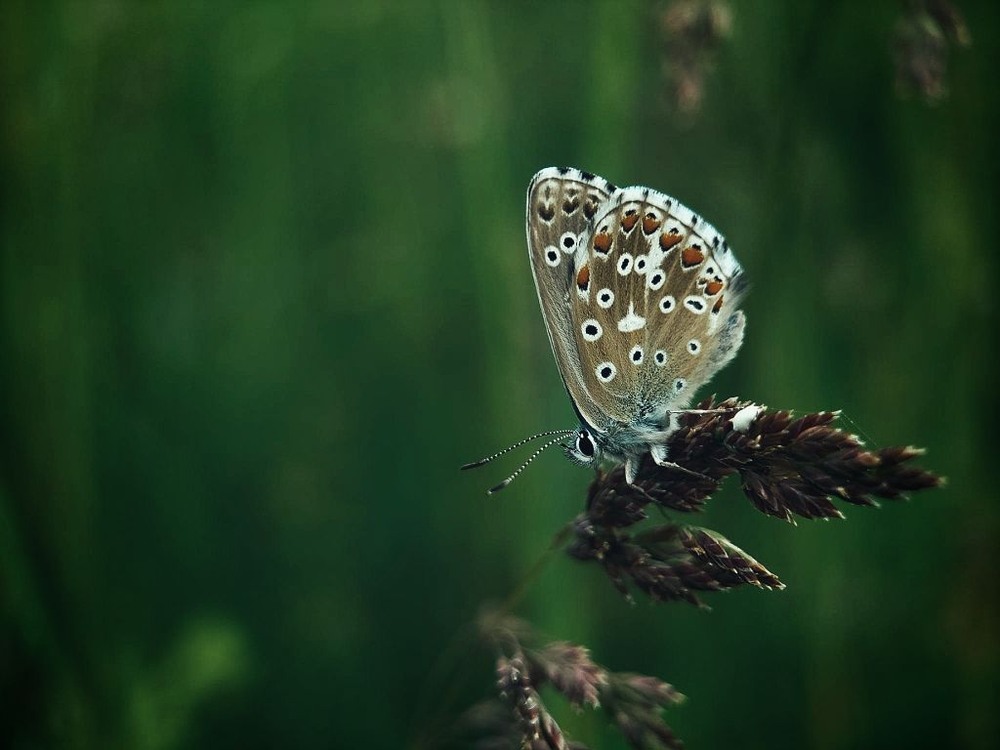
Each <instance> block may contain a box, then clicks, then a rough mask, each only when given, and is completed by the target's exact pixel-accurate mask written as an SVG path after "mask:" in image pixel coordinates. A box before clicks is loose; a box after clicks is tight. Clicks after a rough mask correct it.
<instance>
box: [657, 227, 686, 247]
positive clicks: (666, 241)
mask: <svg viewBox="0 0 1000 750" xmlns="http://www.w3.org/2000/svg"><path fill="white" fill-rule="evenodd" d="M682 239H684V238H683V237H681V236H680V235H679V234H671V233H670V232H664V233H663V234H661V235H660V249H661V250H663V252H666V251H667V250H669V249H670V248H672V247H673V246H674V245H677V244H679V243H680V241H681V240H682Z"/></svg>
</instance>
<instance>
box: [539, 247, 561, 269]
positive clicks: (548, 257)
mask: <svg viewBox="0 0 1000 750" xmlns="http://www.w3.org/2000/svg"><path fill="white" fill-rule="evenodd" d="M542 255H543V256H544V258H545V263H546V264H547V265H550V266H552V267H553V268H555V267H556V266H558V265H559V259H560V255H559V249H558V248H557V247H556V246H555V245H549V246H548V247H547V248H545V249H544V250H542Z"/></svg>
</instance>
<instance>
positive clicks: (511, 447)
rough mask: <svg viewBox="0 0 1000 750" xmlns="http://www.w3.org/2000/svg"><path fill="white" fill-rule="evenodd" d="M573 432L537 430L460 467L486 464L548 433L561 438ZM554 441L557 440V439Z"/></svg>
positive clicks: (546, 435)
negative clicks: (490, 454) (535, 432)
mask: <svg viewBox="0 0 1000 750" xmlns="http://www.w3.org/2000/svg"><path fill="white" fill-rule="evenodd" d="M574 432H576V430H549V431H548V432H539V433H538V434H537V435H532V436H531V437H526V438H525V439H524V440H518V441H517V442H516V443H514V444H513V445H509V446H507V447H506V448H504V449H503V450H502V451H498V452H497V453H494V454H493V455H492V456H487V457H486V458H481V459H479V460H478V461H473V462H472V463H469V464H466V465H465V466H463V467H462V468H461V471H465V470H466V469H475V468H476V467H478V466H482V465H483V464H488V463H489V462H490V461H492V460H493V459H495V458H500V456H502V455H504V454H505V453H510V452H511V451H512V450H514V449H515V448H520V447H521V446H522V445H524V444H525V443H530V442H531V441H532V440H538V438H543V437H549V436H550V435H558V436H559V437H560V438H563V437H566V436H567V435H570V434H572V433H574ZM556 442H558V440H557V441H556ZM505 486H506V485H505Z"/></svg>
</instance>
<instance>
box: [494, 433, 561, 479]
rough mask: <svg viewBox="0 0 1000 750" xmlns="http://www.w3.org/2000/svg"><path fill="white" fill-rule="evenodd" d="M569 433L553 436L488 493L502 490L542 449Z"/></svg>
mask: <svg viewBox="0 0 1000 750" xmlns="http://www.w3.org/2000/svg"><path fill="white" fill-rule="evenodd" d="M573 432H576V430H570V431H569V433H573ZM569 433H563V434H561V435H560V436H559V437H556V438H552V440H550V441H549V442H547V443H546V444H545V445H543V446H542V447H541V448H539V449H538V450H536V451H535V452H534V453H532V454H531V455H530V456H528V460H527V461H525V462H524V463H523V464H521V465H520V466H518V467H517V471H515V472H514V473H513V474H511V475H510V476H509V477H507V478H506V479H505V480H503V481H502V482H500V484H498V485H497V486H496V487H491V488H490V489H489V490H487V492H486V494H487V495H493V494H495V493H497V492H499V491H500V490H502V489H503V488H504V487H506V486H507V485H508V484H510V483H511V482H513V481H514V479H515V478H516V477H517V475H518V474H520V473H521V472H522V471H524V470H525V469H526V468H527V466H528V464H530V463H531V462H532V461H534V460H535V459H536V458H538V456H539V454H540V453H541V452H542V451H544V450H545V449H546V448H551V447H552V446H553V445H555V444H556V443H558V442H559V441H560V440H562V439H563V438H564V437H566V436H567V434H569ZM553 434H554V433H553Z"/></svg>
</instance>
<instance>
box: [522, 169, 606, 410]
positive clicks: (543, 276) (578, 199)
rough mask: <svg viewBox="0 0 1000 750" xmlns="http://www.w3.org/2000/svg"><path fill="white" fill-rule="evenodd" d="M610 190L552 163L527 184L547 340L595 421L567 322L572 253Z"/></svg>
mask: <svg viewBox="0 0 1000 750" xmlns="http://www.w3.org/2000/svg"><path fill="white" fill-rule="evenodd" d="M614 189H615V188H614V186H613V185H611V184H610V183H608V182H607V181H606V180H604V179H602V178H600V177H596V176H595V175H592V174H589V173H586V172H581V171H579V170H576V169H563V168H556V167H551V168H548V169H543V170H542V171H540V172H539V173H538V174H536V175H535V177H534V179H532V181H531V184H530V185H529V187H528V200H527V214H526V225H527V235H528V255H529V256H530V258H531V272H532V275H533V277H534V279H535V289H536V291H537V292H538V301H539V304H540V305H541V308H542V317H543V318H544V319H545V327H546V330H547V331H548V334H549V343H550V344H551V345H552V351H553V354H554V355H555V358H556V363H557V364H558V366H559V372H560V374H561V375H562V378H563V382H564V383H565V384H566V389H567V390H568V391H569V394H570V397H571V398H572V399H573V401H574V404H575V405H576V408H577V410H578V411H579V412H580V413H581V415H582V416H583V417H584V418H585V419H587V420H588V421H589V422H590V423H591V424H595V425H596V424H598V423H599V422H600V421H603V417H602V411H603V408H602V406H599V405H598V404H596V403H595V401H594V398H593V396H594V394H593V393H591V392H588V390H587V387H586V385H585V373H584V372H583V370H582V369H581V365H580V356H579V351H578V344H577V341H576V337H575V336H574V329H573V326H572V324H571V320H572V312H571V304H572V300H574V299H578V291H577V290H578V289H579V285H580V283H582V281H583V280H581V279H578V275H579V274H578V272H577V269H576V268H575V262H574V258H575V256H576V255H577V251H578V248H579V246H580V243H581V242H585V241H587V239H586V238H587V237H589V236H590V234H591V232H590V225H591V223H592V221H593V218H594V217H595V216H596V215H597V212H598V211H599V210H600V209H601V207H602V206H604V205H605V204H606V203H607V201H608V198H609V196H610V195H611V192H612V191H613V190H614ZM584 286H587V285H586V284H584Z"/></svg>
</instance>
